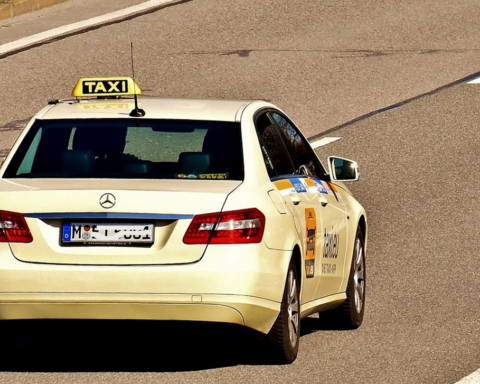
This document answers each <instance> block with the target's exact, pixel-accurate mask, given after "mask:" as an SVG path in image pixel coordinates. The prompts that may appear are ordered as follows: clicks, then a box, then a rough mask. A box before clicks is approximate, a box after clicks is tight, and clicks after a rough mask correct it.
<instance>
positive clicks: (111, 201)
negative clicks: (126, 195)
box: [100, 193, 117, 209]
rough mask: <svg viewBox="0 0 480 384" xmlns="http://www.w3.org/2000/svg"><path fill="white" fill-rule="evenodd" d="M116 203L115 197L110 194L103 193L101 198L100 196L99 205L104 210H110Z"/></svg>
mask: <svg viewBox="0 0 480 384" xmlns="http://www.w3.org/2000/svg"><path fill="white" fill-rule="evenodd" d="M116 201H117V200H116V199H115V196H113V195H112V194H111V193H104V194H103V195H102V196H100V205H101V206H102V208H105V209H110V208H112V207H113V206H114V205H115V202H116Z"/></svg>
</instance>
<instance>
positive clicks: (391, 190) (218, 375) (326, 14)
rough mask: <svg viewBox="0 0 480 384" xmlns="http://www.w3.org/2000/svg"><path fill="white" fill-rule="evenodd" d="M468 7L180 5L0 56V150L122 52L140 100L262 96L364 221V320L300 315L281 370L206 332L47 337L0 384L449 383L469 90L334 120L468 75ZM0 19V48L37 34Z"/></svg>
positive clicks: (467, 224) (106, 330)
mask: <svg viewBox="0 0 480 384" xmlns="http://www.w3.org/2000/svg"><path fill="white" fill-rule="evenodd" d="M66 4H70V5H69V7H70V8H69V9H70V10H69V9H67V8H68V7H66V5H65V4H63V5H61V6H56V7H53V8H50V9H48V10H45V11H42V16H41V17H42V20H44V21H43V22H44V23H45V26H44V27H43V28H47V27H46V26H47V25H49V22H48V20H53V21H54V22H55V23H57V25H58V23H59V17H60V16H59V14H60V13H61V18H63V19H64V20H68V19H69V18H68V17H67V16H66V15H68V14H69V12H72V14H73V15H77V14H78V12H79V11H78V10H79V9H82V12H84V15H85V17H90V16H88V15H92V16H93V15H95V13H96V12H98V10H95V9H94V8H92V5H93V4H92V2H91V1H90V2H88V1H86V0H85V1H83V0H78V1H77V0H72V1H71V2H68V3H66ZM76 7H79V8H76ZM60 10H61V12H60ZM479 11H480V4H479V3H478V2H477V1H473V0H472V1H468V0H465V1H456V2H451V1H447V0H445V1H441V0H437V1H430V0H426V1H423V2H421V4H419V2H416V1H410V0H405V1H403V2H402V3H401V4H399V2H397V1H393V0H392V1H366V2H365V1H364V2H361V1H349V2H343V1H338V0H336V1H333V0H332V1H322V2H318V1H313V0H312V1H303V2H290V1H287V0H285V1H284V0H276V1H273V0H272V1H270V0H266V1H262V2H258V1H253V0H229V1H228V4H227V3H226V2H221V1H219V0H216V1H215V0H193V1H190V2H187V3H185V4H182V5H177V6H174V7H170V8H166V9H164V10H161V11H158V12H155V13H152V14H147V15H144V16H141V17H137V18H135V19H132V20H129V21H125V22H122V23H117V24H114V25H110V26H107V27H104V28H100V29H96V30H93V31H90V32H87V33H84V34H79V35H76V36H72V37H69V38H67V39H63V40H59V41H55V42H52V43H50V44H46V45H43V46H40V47H36V48H33V49H31V50H28V51H25V52H22V53H18V54H16V55H13V56H10V57H6V58H3V59H2V60H0V75H1V80H2V82H1V84H2V88H1V89H0V98H1V101H2V109H1V110H0V126H1V128H0V137H1V140H0V153H6V151H7V150H8V148H9V147H10V146H11V145H12V143H13V141H14V139H15V138H16V136H17V135H18V134H19V132H20V131H19V129H20V127H21V126H22V125H23V124H24V121H25V120H26V119H28V118H29V117H31V116H32V115H33V114H34V113H35V112H36V111H37V110H38V109H39V108H41V107H42V106H44V105H45V102H46V100H48V99H50V98H62V97H67V96H69V93H70V92H71V89H72V88H73V86H74V84H75V82H76V80H77V79H78V78H79V77H86V76H100V75H103V76H105V75H128V74H129V73H130V62H129V48H130V41H133V42H134V44H135V52H136V54H135V57H136V75H137V79H138V81H139V83H140V85H141V86H142V88H143V89H144V91H145V93H147V94H155V95H159V96H164V95H165V96H178V97H218V98H248V99H250V98H262V99H268V100H271V101H273V102H274V103H276V104H277V105H279V106H281V107H282V108H284V109H285V110H286V112H287V113H288V114H289V115H290V116H291V117H292V118H293V119H294V120H295V121H296V122H297V123H298V124H299V126H300V127H302V128H303V130H304V132H305V133H306V134H307V136H316V135H318V134H321V133H322V132H325V131H327V130H331V129H332V128H333V129H334V131H332V132H330V133H329V135H330V136H340V137H342V139H341V140H339V141H337V142H335V143H333V144H330V145H328V146H327V147H322V148H320V149H319V154H320V157H321V159H322V160H325V156H326V155H327V154H336V155H341V156H345V157H349V158H353V159H355V160H357V161H358V162H359V164H360V170H361V175H362V176H361V180H360V182H358V183H355V184H352V190H353V191H354V192H355V194H356V196H357V197H358V198H359V200H360V201H361V202H362V203H363V204H364V205H365V207H366V209H367V211H368V214H369V224H370V231H369V244H368V254H367V257H368V264H367V268H368V286H367V289H368V297H367V300H368V302H367V311H366V319H365V323H364V324H363V325H362V327H361V328H360V329H359V330H357V331H353V332H338V331H331V330H324V329H320V328H319V326H318V322H317V321H316V319H315V318H308V319H306V321H304V322H303V323H302V327H303V336H302V338H301V347H300V348H301V349H300V354H299V357H298V359H297V361H296V362H295V363H294V364H292V365H289V366H271V365H268V364H267V363H266V362H265V361H263V360H262V358H261V356H256V355H255V351H252V349H251V347H250V344H249V343H248V340H249V337H250V335H243V334H242V335H237V334H233V335H232V334H230V332H226V331H225V330H217V329H212V328H209V327H202V326H194V327H185V326H179V325H175V324H164V325H162V326H158V325H156V324H154V325H152V324H145V323H142V324H140V325H139V324H138V323H123V324H119V325H117V324H115V325H112V324H111V323H108V324H107V325H105V324H104V323H91V324H83V323H82V324H78V323H68V324H64V323H61V324H58V323H54V324H50V323H49V324H45V325H44V324H40V325H39V327H40V328H39V329H37V330H32V331H31V334H27V335H25V336H24V337H23V338H22V339H20V340H19V345H18V347H19V348H18V349H19V351H18V354H17V356H15V360H14V361H13V362H10V363H8V364H6V365H5V366H4V367H3V368H2V369H3V372H0V382H17V383H21V382H32V381H34V382H38V383H42V382H45V383H53V382H55V383H60V382H78V383H83V382H85V383H87V382H88V383H90V382H111V383H130V382H139V383H146V382H164V381H165V382H184V383H190V382H192V383H193V382H199V381H202V382H225V381H234V382H262V383H263V382H308V381H312V382H326V383H353V382H356V383H390V382H396V383H453V382H455V381H456V380H459V379H460V378H461V377H463V376H466V375H467V374H469V373H470V372H472V371H474V370H476V369H477V368H479V367H480V332H479V331H478V329H480V320H479V319H480V316H479V315H480V313H479V312H480V309H479V308H480V294H479V292H480V279H479V277H480V272H479V268H478V260H477V259H478V251H477V248H478V245H479V240H478V235H477V233H478V232H479V229H480V228H479V227H480V215H479V210H478V206H479V197H478V192H479V191H480V185H479V181H478V174H479V172H478V169H477V166H476V165H477V164H478V162H479V160H480V159H479V157H480V150H479V149H480V145H479V144H480V142H479V141H480V140H479V136H480V133H479V130H478V124H479V123H478V121H479V113H478V101H479V100H480V85H471V84H457V85H455V86H451V87H446V88H443V89H440V90H438V91H437V92H433V93H431V94H429V95H427V96H424V97H419V98H418V99H415V100H413V101H411V102H409V103H406V104H402V105H400V106H399V107H398V108H395V109H390V110H387V111H385V112H383V113H378V114H374V115H372V116H370V117H368V118H363V119H359V120H358V121H355V122H352V123H350V124H344V123H347V122H349V121H350V120H353V119H356V118H358V117H359V116H362V115H365V114H368V113H370V112H372V111H376V110H379V109H382V108H385V107H388V106H389V105H392V104H395V103H399V102H402V101H403V100H407V99H409V98H412V97H415V96H418V95H421V94H424V93H428V92H431V91H432V90H435V89H437V88H441V87H443V86H444V85H445V84H449V83H451V82H454V81H456V80H458V79H461V78H464V77H467V76H469V75H471V74H474V73H477V72H478V71H480V65H479V64H478V50H479V49H480V30H478V27H477V20H476V19H477V15H478V14H479ZM89 12H91V13H89ZM53 21H52V22H53ZM16 22H17V21H16V19H12V20H10V21H9V25H10V27H7V26H5V25H7V24H8V23H5V22H4V23H0V41H2V42H8V41H13V40H14V39H16V38H20V37H24V36H25V32H24V31H25V28H27V26H28V28H32V30H35V31H36V32H38V31H39V28H40V29H41V27H39V26H35V24H36V23H37V22H38V19H36V18H35V15H34V14H32V15H30V16H26V15H24V16H22V19H21V23H22V25H23V27H22V28H19V27H17V24H16ZM9 28H16V29H17V32H15V31H14V30H13V29H9ZM4 30H8V31H13V32H9V33H10V35H9V37H8V39H7V40H2V37H1V35H3V32H4ZM342 124H343V125H342ZM339 125H341V126H340V127H338V128H335V127H337V126H339ZM207 346H208V353H207V352H206V349H207Z"/></svg>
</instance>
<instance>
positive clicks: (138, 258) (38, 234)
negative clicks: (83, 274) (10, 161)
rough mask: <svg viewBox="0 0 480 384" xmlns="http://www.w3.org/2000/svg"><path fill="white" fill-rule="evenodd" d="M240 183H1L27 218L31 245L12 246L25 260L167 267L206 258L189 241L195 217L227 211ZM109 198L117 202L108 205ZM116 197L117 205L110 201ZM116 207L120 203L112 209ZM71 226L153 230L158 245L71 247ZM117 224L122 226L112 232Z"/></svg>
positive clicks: (4, 204) (3, 205)
mask: <svg viewBox="0 0 480 384" xmlns="http://www.w3.org/2000/svg"><path fill="white" fill-rule="evenodd" d="M240 183H241V182H240V181H226V180H205V181H204V180H118V179H115V180H105V179H104V180H92V179H83V180H82V179H75V180H72V179H70V180H65V179H41V180H40V179H36V180H28V179H15V180H5V179H4V180H0V209H1V210H5V211H12V212H18V213H22V214H23V215H24V216H25V219H26V222H27V224H28V227H29V228H30V231H31V233H32V236H33V241H32V242H31V243H11V244H10V247H11V250H12V252H13V255H14V256H15V257H16V258H17V259H19V260H22V261H26V262H36V263H53V264H81V265H146V264H151V265H165V264H183V263H193V262H196V261H198V260H200V259H201V257H202V255H203V253H204V251H205V248H206V246H205V245H187V244H184V243H183V241H182V240H183V236H184V234H185V232H186V230H187V228H188V226H189V224H190V222H191V220H192V219H193V216H194V215H197V214H203V213H211V212H219V211H221V210H222V207H223V205H224V202H225V200H226V198H227V196H228V194H229V193H230V192H232V191H233V190H234V189H235V188H236V187H238V185H240ZM106 194H108V199H107V200H109V202H110V204H108V202H107V204H106V205H104V206H106V207H107V208H104V207H102V206H101V204H100V202H101V198H102V196H104V198H103V200H105V196H106ZM110 200H111V201H110ZM112 203H114V204H113V205H112ZM68 224H70V225H71V224H82V225H90V226H92V225H99V226H100V225H102V226H103V227H102V228H111V229H112V230H113V229H114V228H125V227H119V226H126V225H129V226H131V225H141V226H142V227H143V226H147V225H150V226H151V227H153V243H134V242H133V240H132V242H124V243H115V244H113V245H112V243H111V242H106V243H103V244H98V243H93V242H87V241H86V242H75V243H73V242H64V241H62V236H64V234H65V231H66V230H65V228H64V226H65V225H67V226H68ZM112 225H113V226H115V227H112Z"/></svg>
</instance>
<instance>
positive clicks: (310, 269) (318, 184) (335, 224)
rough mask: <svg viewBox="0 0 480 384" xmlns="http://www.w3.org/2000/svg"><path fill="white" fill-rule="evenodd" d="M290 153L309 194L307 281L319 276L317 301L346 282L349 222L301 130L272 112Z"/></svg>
mask: <svg viewBox="0 0 480 384" xmlns="http://www.w3.org/2000/svg"><path fill="white" fill-rule="evenodd" d="M269 115H270V117H271V119H272V121H274V122H275V124H276V126H277V129H278V131H279V132H280V135H281V136H282V139H283V141H284V143H285V146H286V148H287V150H288V152H289V154H290V157H291V160H292V163H293V166H294V172H295V174H296V175H301V176H302V178H301V179H300V180H302V181H303V184H306V185H307V189H308V191H309V193H308V195H306V196H308V198H309V201H308V206H306V207H305V210H304V211H305V230H306V237H305V252H304V254H305V264H306V276H307V278H309V277H313V276H314V275H317V276H318V277H319V278H318V279H315V280H316V283H317V286H316V289H315V292H314V293H313V298H318V297H324V296H328V295H332V294H335V293H337V292H338V290H339V288H340V285H341V283H342V279H343V263H344V256H345V245H344V244H345V240H346V238H345V237H346V223H345V214H344V207H343V203H342V201H341V198H340V195H339V194H338V192H337V190H336V188H335V186H334V185H333V184H331V183H330V182H329V181H328V180H329V177H328V175H327V173H326V171H325V169H324V168H323V166H322V165H321V163H320V161H319V160H318V158H317V156H316V155H315V153H314V152H313V150H312V148H311V147H310V145H309V144H308V142H307V141H306V139H305V138H304V137H303V135H302V134H301V133H300V131H299V130H298V128H297V127H295V125H294V124H293V123H292V122H291V121H290V120H289V119H288V118H287V117H286V116H284V115H282V114H281V113H280V112H276V111H271V112H270V113H269Z"/></svg>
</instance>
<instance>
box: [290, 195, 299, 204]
mask: <svg viewBox="0 0 480 384" xmlns="http://www.w3.org/2000/svg"><path fill="white" fill-rule="evenodd" d="M291 199H292V203H293V205H298V204H300V199H299V198H298V196H297V195H293V196H292V197H291Z"/></svg>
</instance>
